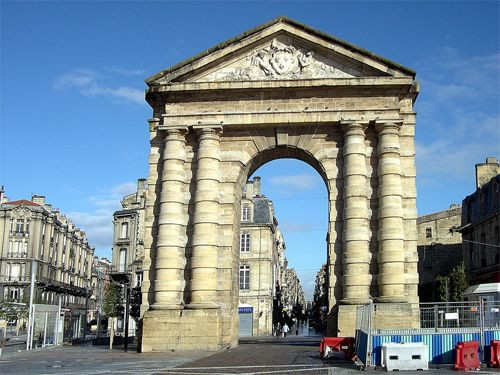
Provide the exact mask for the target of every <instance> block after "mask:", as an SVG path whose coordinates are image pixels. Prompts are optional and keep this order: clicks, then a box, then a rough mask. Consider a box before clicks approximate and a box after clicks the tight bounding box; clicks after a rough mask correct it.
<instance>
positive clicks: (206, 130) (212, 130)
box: [192, 124, 222, 136]
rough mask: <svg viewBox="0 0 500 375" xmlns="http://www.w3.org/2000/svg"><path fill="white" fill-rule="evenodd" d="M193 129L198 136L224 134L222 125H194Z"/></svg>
mask: <svg viewBox="0 0 500 375" xmlns="http://www.w3.org/2000/svg"><path fill="white" fill-rule="evenodd" d="M192 128H193V130H194V131H195V132H196V134H197V135H198V136H202V135H205V134H219V135H220V134H222V125H220V124H213V125H193V126H192Z"/></svg>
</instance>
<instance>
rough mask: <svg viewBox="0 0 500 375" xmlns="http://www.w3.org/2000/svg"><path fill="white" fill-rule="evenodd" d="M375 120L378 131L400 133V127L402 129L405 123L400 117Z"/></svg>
mask: <svg viewBox="0 0 500 375" xmlns="http://www.w3.org/2000/svg"><path fill="white" fill-rule="evenodd" d="M374 122H375V130H376V131H377V133H382V132H384V131H390V132H397V133H399V129H401V126H402V125H403V120H399V119H376V120H375V121H374Z"/></svg>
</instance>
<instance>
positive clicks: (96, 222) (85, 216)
mask: <svg viewBox="0 0 500 375" xmlns="http://www.w3.org/2000/svg"><path fill="white" fill-rule="evenodd" d="M68 217H69V218H71V220H72V221H73V222H74V223H75V224H76V225H77V226H78V227H79V228H81V229H82V230H83V231H84V232H85V233H86V234H87V238H88V240H89V244H90V245H93V246H95V247H100V248H102V247H104V248H111V246H112V239H113V225H112V222H113V210H108V209H98V210H96V211H94V212H93V213H88V212H78V211H75V212H69V213H68Z"/></svg>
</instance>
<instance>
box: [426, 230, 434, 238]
mask: <svg viewBox="0 0 500 375" xmlns="http://www.w3.org/2000/svg"><path fill="white" fill-rule="evenodd" d="M425 238H432V228H425Z"/></svg>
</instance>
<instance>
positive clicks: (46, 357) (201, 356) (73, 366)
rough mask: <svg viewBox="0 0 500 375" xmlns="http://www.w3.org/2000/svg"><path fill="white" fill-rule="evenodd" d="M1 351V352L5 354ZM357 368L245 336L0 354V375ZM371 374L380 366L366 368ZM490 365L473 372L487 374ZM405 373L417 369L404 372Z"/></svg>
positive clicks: (318, 373) (302, 341)
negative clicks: (212, 343) (157, 347)
mask: <svg viewBox="0 0 500 375" xmlns="http://www.w3.org/2000/svg"><path fill="white" fill-rule="evenodd" d="M4 354H5V353H4ZM359 372H360V370H359V369H358V367H357V366H355V365H354V364H353V363H350V362H347V361H343V360H329V361H326V362H324V361H322V360H321V359H320V357H319V338H317V337H314V338H313V337H290V338H286V339H283V338H264V337H262V338H255V337H254V338H251V339H250V338H249V339H246V340H241V342H240V345H239V346H238V347H236V348H233V349H227V350H221V351H218V352H215V353H213V352H212V353H210V352H202V351H183V352H176V351H173V352H168V353H142V354H139V353H136V352H134V351H129V352H123V350H121V348H119V347H118V348H117V349H114V350H111V351H110V350H109V349H108V348H107V347H105V346H92V345H79V346H69V347H63V348H56V349H47V350H40V351H33V352H29V353H27V352H25V351H24V352H20V353H10V354H8V353H7V354H6V355H2V357H0V373H1V374H2V375H32V374H37V375H43V374H47V375H48V374H58V375H76V374H82V375H101V374H149V375H167V374H184V375H188V374H189V375H195V374H315V375H323V374H339V375H343V374H351V373H358V374H359ZM368 372H372V373H373V374H374V375H376V374H377V373H380V372H381V371H380V370H368ZM443 372H445V373H450V372H451V370H450V367H449V366H446V367H441V368H439V369H436V368H433V369H431V370H429V371H428V373H429V374H435V373H443ZM493 372H495V371H494V370H493V369H486V368H485V369H483V370H482V371H477V372H475V373H478V374H480V373H485V374H490V373H493ZM406 373H407V374H409V375H412V374H415V373H416V371H408V372H406Z"/></svg>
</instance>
